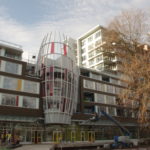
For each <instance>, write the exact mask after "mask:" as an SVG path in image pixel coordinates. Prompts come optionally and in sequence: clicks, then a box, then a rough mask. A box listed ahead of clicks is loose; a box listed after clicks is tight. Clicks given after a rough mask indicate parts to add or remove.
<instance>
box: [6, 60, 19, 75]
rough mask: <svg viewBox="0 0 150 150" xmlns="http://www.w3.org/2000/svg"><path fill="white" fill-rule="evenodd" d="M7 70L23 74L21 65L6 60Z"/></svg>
mask: <svg viewBox="0 0 150 150" xmlns="http://www.w3.org/2000/svg"><path fill="white" fill-rule="evenodd" d="M4 71H5V72H8V73H13V74H19V75H21V65H20V64H16V63H12V62H8V61H5V70H4Z"/></svg>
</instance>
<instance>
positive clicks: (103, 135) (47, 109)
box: [0, 26, 150, 143]
mask: <svg viewBox="0 0 150 150" xmlns="http://www.w3.org/2000/svg"><path fill="white" fill-rule="evenodd" d="M104 31H105V29H104V28H103V27H101V26H97V27H95V28H94V29H92V30H90V31H89V32H88V33H86V34H85V35H84V36H82V37H81V38H79V39H78V51H77V52H78V53H77V56H78V65H79V66H77V65H76V60H75V51H74V49H76V48H75V43H74V41H73V40H71V41H70V39H69V38H67V37H66V36H64V35H61V34H60V33H59V34H56V33H55V34H53V33H50V34H47V35H46V36H45V37H44V39H43V41H42V44H41V47H40V51H39V55H38V60H37V64H28V63H26V62H23V61H22V59H21V58H22V53H23V50H22V48H21V47H20V46H18V45H14V44H11V43H7V42H2V41H1V42H0V134H3V135H6V133H7V132H11V133H12V134H13V135H14V134H18V135H19V136H21V142H22V143H42V142H52V141H53V142H61V141H66V142H68V141H69V142H70V141H73V142H74V141H94V140H107V139H113V137H114V136H115V135H121V133H120V131H119V129H118V127H116V126H115V125H114V124H113V123H112V122H111V121H110V120H108V119H107V118H105V117H104V116H101V119H100V120H99V121H97V122H90V121H89V119H90V118H91V117H92V116H93V114H94V113H95V112H96V113H98V114H100V110H104V111H105V112H106V113H107V114H109V115H110V116H112V117H114V118H115V119H116V120H118V121H119V122H120V123H121V124H122V125H123V126H125V127H127V128H128V129H129V130H130V131H131V133H132V135H133V138H138V137H149V135H150V131H146V132H144V131H142V132H139V127H138V124H137V115H138V114H137V111H136V110H135V109H133V108H132V106H133V105H136V103H131V104H130V105H129V106H123V105H122V104H121V103H120V100H119V99H118V94H119V93H120V92H121V90H122V89H124V88H126V84H125V83H124V82H123V81H122V80H121V79H120V78H119V75H117V74H111V72H109V73H108V72H107V73H106V72H105V69H106V70H107V67H106V61H105V60H104V56H105V54H104V51H103V50H102V51H100V50H101V49H103V47H102V46H101V45H103V44H104V41H105V40H104V38H103V33H104ZM88 39H89V40H88ZM90 40H91V41H90ZM84 42H85V43H84ZM81 44H82V46H81ZM91 44H92V45H93V47H92V48H91V49H90V46H91ZM96 44H97V47H96ZM84 49H85V51H84ZM83 51H84V52H83ZM91 53H93V54H91ZM91 55H92V56H91ZM84 56H86V57H85V58H86V59H85V60H82V59H83V57H84ZM90 60H94V63H93V64H90V63H89V62H90ZM112 61H114V62H115V61H116V60H112ZM84 65H85V67H83V66H84ZM34 66H36V67H37V68H36V73H35V72H34ZM98 66H101V67H98ZM101 70H104V71H101ZM37 75H38V76H37ZM141 133H142V134H141Z"/></svg>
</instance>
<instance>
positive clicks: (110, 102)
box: [106, 95, 116, 105]
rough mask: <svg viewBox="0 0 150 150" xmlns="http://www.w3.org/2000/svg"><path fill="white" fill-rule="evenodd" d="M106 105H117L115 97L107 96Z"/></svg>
mask: <svg viewBox="0 0 150 150" xmlns="http://www.w3.org/2000/svg"><path fill="white" fill-rule="evenodd" d="M106 104H111V105H115V104H116V99H115V96H108V95H107V96H106Z"/></svg>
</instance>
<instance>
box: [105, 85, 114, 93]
mask: <svg viewBox="0 0 150 150" xmlns="http://www.w3.org/2000/svg"><path fill="white" fill-rule="evenodd" d="M106 87H107V92H108V93H114V87H113V86H112V85H106Z"/></svg>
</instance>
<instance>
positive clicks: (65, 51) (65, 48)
mask: <svg viewBox="0 0 150 150" xmlns="http://www.w3.org/2000/svg"><path fill="white" fill-rule="evenodd" d="M64 55H65V56H66V55H67V46H66V44H64Z"/></svg>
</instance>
